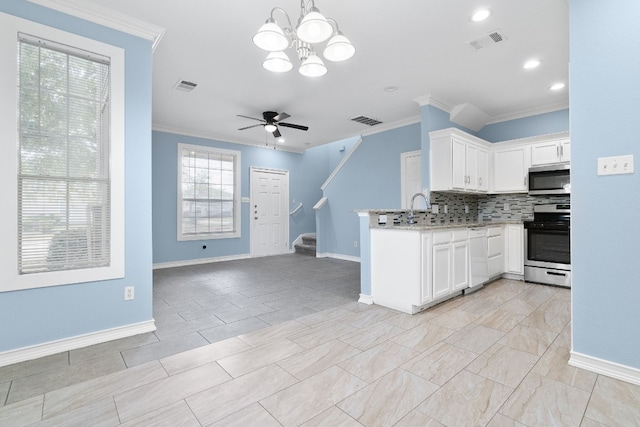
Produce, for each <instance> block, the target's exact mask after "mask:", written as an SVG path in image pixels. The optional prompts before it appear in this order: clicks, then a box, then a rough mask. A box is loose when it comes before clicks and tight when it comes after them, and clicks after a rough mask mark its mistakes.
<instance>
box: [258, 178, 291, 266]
mask: <svg viewBox="0 0 640 427" xmlns="http://www.w3.org/2000/svg"><path fill="white" fill-rule="evenodd" d="M288 201H289V172H287V171H280V170H271V169H257V168H251V205H250V206H251V209H250V210H249V213H250V218H251V256H252V257H260V256H267V255H279V254H284V253H287V252H288V251H289V240H288V236H289V210H288V208H287V207H288Z"/></svg>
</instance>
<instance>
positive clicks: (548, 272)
mask: <svg viewBox="0 0 640 427" xmlns="http://www.w3.org/2000/svg"><path fill="white" fill-rule="evenodd" d="M547 274H548V275H549V276H562V277H567V274H566V273H556V272H555V271H547Z"/></svg>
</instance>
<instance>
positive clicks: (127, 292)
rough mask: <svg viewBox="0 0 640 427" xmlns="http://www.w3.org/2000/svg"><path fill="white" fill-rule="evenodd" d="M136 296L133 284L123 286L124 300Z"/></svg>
mask: <svg viewBox="0 0 640 427" xmlns="http://www.w3.org/2000/svg"><path fill="white" fill-rule="evenodd" d="M135 297H136V294H135V290H134V287H133V286H125V288H124V300H125V301H129V300H132V299H134V298H135Z"/></svg>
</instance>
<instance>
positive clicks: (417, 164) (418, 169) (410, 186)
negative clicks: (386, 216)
mask: <svg viewBox="0 0 640 427" xmlns="http://www.w3.org/2000/svg"><path fill="white" fill-rule="evenodd" d="M400 161H401V162H402V163H401V164H400V171H401V172H400V173H401V175H402V176H401V181H400V186H401V187H402V188H401V189H400V193H401V197H402V200H401V202H400V203H401V205H400V206H401V207H402V209H408V208H409V205H410V204H411V197H412V196H413V195H414V194H416V193H422V152H421V151H420V150H417V151H410V152H408V153H401V154H400ZM427 196H428V195H427ZM414 207H415V208H416V209H424V208H425V207H426V205H425V204H424V200H423V199H422V198H419V199H418V200H416V205H415V206H414Z"/></svg>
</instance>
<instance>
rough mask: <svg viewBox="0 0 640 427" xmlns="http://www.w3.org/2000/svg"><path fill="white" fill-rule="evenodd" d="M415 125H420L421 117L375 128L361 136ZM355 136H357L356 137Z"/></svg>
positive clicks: (361, 133)
mask: <svg viewBox="0 0 640 427" xmlns="http://www.w3.org/2000/svg"><path fill="white" fill-rule="evenodd" d="M414 123H420V116H412V117H408V118H406V119H402V120H398V121H395V122H391V123H385V124H383V125H376V126H373V127H372V128H371V129H369V130H367V131H365V132H360V136H369V135H374V134H376V133H381V132H386V131H388V130H392V129H397V128H400V127H403V126H408V125H412V124H414ZM354 136H355V135H354ZM347 138H348V137H347Z"/></svg>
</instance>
